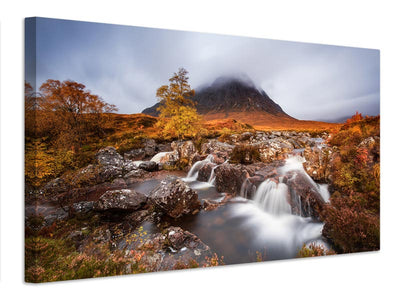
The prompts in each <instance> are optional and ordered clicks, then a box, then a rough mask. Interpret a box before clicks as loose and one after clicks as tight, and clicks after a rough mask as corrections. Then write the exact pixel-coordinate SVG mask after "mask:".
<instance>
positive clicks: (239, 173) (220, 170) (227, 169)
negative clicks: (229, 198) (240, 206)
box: [214, 164, 250, 195]
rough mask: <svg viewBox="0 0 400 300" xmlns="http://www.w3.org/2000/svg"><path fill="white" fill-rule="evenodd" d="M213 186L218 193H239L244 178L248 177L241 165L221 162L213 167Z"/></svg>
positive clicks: (246, 171)
mask: <svg viewBox="0 0 400 300" xmlns="http://www.w3.org/2000/svg"><path fill="white" fill-rule="evenodd" d="M214 172H215V187H216V188H217V191H218V192H220V193H229V194H232V195H239V194H240V189H241V186H242V184H243V182H244V181H245V180H246V178H248V177H250V175H249V172H248V170H247V169H246V167H244V166H243V165H232V164H222V165H219V166H218V167H216V168H215V169H214Z"/></svg>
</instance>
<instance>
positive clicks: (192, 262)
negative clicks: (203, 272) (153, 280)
mask: <svg viewBox="0 0 400 300" xmlns="http://www.w3.org/2000/svg"><path fill="white" fill-rule="evenodd" d="M135 248H136V249H140V250H143V251H145V255H144V256H143V257H142V259H141V261H140V262H141V264H142V265H145V266H146V267H147V269H148V270H150V271H161V270H173V269H183V268H189V267H199V266H200V267H202V266H207V264H208V261H207V259H208V258H211V257H212V252H211V250H210V247H209V246H207V245H206V244H204V243H203V242H202V241H201V240H200V239H199V238H198V237H197V236H196V235H194V234H193V233H190V232H189V231H185V230H183V229H182V228H180V227H172V226H171V227H168V228H166V229H165V230H164V231H163V232H162V233H156V234H152V235H150V236H149V237H148V238H147V239H146V240H145V241H143V242H142V243H140V244H139V245H136V247H135Z"/></svg>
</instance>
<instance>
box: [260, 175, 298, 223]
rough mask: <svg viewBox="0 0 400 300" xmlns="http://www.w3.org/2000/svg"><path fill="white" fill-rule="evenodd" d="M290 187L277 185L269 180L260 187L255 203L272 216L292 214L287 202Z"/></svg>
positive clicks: (282, 184) (281, 184)
mask: <svg viewBox="0 0 400 300" xmlns="http://www.w3.org/2000/svg"><path fill="white" fill-rule="evenodd" d="M287 196H288V187H287V185H286V184H284V183H278V184H277V183H275V182H274V181H272V180H269V179H267V180H266V181H264V182H263V183H261V185H260V186H259V187H258V189H257V192H256V195H255V196H254V201H255V203H256V204H257V205H258V206H259V207H261V208H263V210H264V211H266V212H268V213H270V214H272V215H283V214H291V211H292V210H291V207H290V205H289V203H288V201H287Z"/></svg>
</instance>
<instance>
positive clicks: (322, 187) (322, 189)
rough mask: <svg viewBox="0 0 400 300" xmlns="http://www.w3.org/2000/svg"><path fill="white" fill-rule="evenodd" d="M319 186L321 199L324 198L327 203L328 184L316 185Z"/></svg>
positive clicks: (328, 196)
mask: <svg viewBox="0 0 400 300" xmlns="http://www.w3.org/2000/svg"><path fill="white" fill-rule="evenodd" d="M318 187H319V193H320V194H321V196H322V199H324V201H325V203H329V198H330V197H331V195H330V193H329V190H328V185H327V184H320V185H318Z"/></svg>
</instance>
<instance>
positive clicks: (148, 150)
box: [143, 139, 157, 157]
mask: <svg viewBox="0 0 400 300" xmlns="http://www.w3.org/2000/svg"><path fill="white" fill-rule="evenodd" d="M143 146H144V147H143V149H144V154H145V156H146V157H152V156H154V155H155V154H156V146H157V143H156V141H155V140H153V139H145V140H144V141H143Z"/></svg>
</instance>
